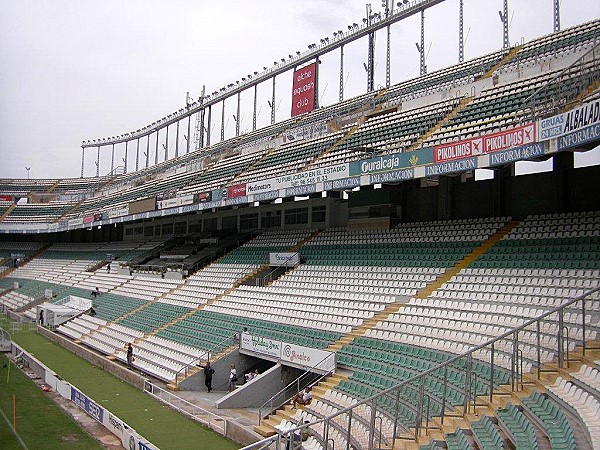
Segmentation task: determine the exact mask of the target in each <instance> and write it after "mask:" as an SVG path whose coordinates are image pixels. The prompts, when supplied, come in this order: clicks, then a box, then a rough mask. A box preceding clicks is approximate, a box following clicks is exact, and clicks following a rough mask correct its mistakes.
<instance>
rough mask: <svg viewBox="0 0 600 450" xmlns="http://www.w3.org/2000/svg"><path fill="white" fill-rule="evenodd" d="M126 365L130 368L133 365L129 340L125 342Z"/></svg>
mask: <svg viewBox="0 0 600 450" xmlns="http://www.w3.org/2000/svg"><path fill="white" fill-rule="evenodd" d="M127 367H129V368H130V369H131V368H132V367H133V347H132V345H131V342H130V343H129V344H127Z"/></svg>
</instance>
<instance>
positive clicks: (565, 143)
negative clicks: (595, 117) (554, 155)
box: [557, 124, 600, 151]
mask: <svg viewBox="0 0 600 450" xmlns="http://www.w3.org/2000/svg"><path fill="white" fill-rule="evenodd" d="M598 139H600V124H596V125H592V126H591V127H587V128H582V129H581V130H578V131H575V132H573V133H570V134H567V135H566V136H561V137H559V138H558V139H557V148H558V151H560V150H565V149H567V148H571V147H577V146H579V145H581V144H586V143H588V142H592V141H597V140H598Z"/></svg>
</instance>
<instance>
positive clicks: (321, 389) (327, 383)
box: [254, 371, 350, 437]
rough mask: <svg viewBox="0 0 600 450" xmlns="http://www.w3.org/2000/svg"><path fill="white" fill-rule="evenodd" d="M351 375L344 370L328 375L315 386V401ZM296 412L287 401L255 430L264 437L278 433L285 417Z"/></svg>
mask: <svg viewBox="0 0 600 450" xmlns="http://www.w3.org/2000/svg"><path fill="white" fill-rule="evenodd" d="M349 377H350V374H349V373H344V372H343V371H341V372H338V373H335V374H333V375H330V376H328V377H327V378H325V379H324V380H323V381H321V382H320V383H319V384H317V385H315V386H313V388H312V393H313V401H314V400H318V399H319V398H321V397H322V396H323V394H324V393H325V392H326V391H327V389H335V387H336V386H337V385H338V384H340V382H341V381H343V380H347V379H348V378H349ZM298 409H303V407H302V406H301V405H298ZM294 414H296V409H294V408H293V407H292V405H290V404H289V402H287V403H286V404H285V405H283V407H282V408H281V409H279V410H277V412H276V413H275V414H272V415H271V416H270V417H268V418H267V419H265V420H261V422H260V425H257V426H255V427H254V431H255V432H257V433H258V434H260V435H261V436H263V437H268V436H273V435H274V434H275V433H276V432H275V427H276V426H277V425H279V424H280V423H281V421H282V420H283V419H286V420H290V419H291V418H292V417H293V416H294Z"/></svg>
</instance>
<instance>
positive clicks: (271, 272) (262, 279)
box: [260, 252, 298, 286]
mask: <svg viewBox="0 0 600 450" xmlns="http://www.w3.org/2000/svg"><path fill="white" fill-rule="evenodd" d="M297 253H298V252H293V253H292V254H291V255H290V256H288V257H287V258H286V259H285V260H284V261H283V262H282V263H281V264H279V265H278V266H276V267H275V268H274V269H273V270H271V271H270V272H269V273H268V274H266V275H265V276H264V277H261V278H260V280H261V283H260V285H261V286H264V285H265V283H266V282H267V281H273V280H272V276H273V274H274V273H275V272H276V271H277V270H278V269H281V268H282V267H284V266H285V267H287V265H286V264H287V263H288V262H289V261H290V260H291V259H292V258H294V257H295V256H296V254H297ZM267 279H268V280H267Z"/></svg>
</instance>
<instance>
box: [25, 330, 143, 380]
mask: <svg viewBox="0 0 600 450" xmlns="http://www.w3.org/2000/svg"><path fill="white" fill-rule="evenodd" d="M37 332H38V333H40V334H41V335H42V336H45V337H47V338H48V339H50V340H51V341H53V342H56V343H57V344H58V345H60V346H61V347H64V348H66V349H67V350H69V351H70V352H72V353H75V354H76V355H77V356H80V357H82V358H83V359H85V360H86V361H88V362H90V363H92V364H93V365H95V366H97V367H100V368H101V369H104V370H106V371H108V372H110V373H112V374H114V375H115V376H117V377H119V378H121V379H122V380H125V381H126V382H127V383H129V384H132V385H134V386H135V387H137V388H139V389H143V388H144V379H145V378H144V377H143V376H141V375H140V374H138V373H135V372H132V371H131V370H129V369H128V368H127V367H125V366H123V365H121V364H119V363H116V362H114V361H111V360H110V359H108V358H107V357H106V356H104V355H99V354H97V353H95V352H93V351H92V350H89V349H87V348H85V347H83V346H82V345H78V344H76V343H74V342H73V341H70V340H69V339H67V338H64V337H62V336H60V335H59V334H56V333H53V332H52V331H49V330H47V329H46V328H44V327H40V326H38V327H37Z"/></svg>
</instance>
